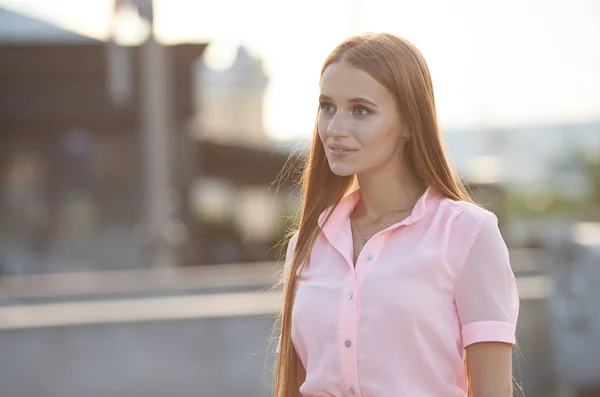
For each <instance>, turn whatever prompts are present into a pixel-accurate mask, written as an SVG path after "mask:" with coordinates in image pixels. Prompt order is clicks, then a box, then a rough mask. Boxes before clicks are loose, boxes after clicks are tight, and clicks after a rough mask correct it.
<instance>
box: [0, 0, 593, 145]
mask: <svg viewBox="0 0 600 397" xmlns="http://www.w3.org/2000/svg"><path fill="white" fill-rule="evenodd" d="M0 6H4V7H7V8H9V9H13V10H16V11H21V12H23V13H27V14H29V15H32V16H35V17H39V18H41V19H44V20H46V21H48V22H52V23H56V24H58V25H60V26H63V27H65V28H67V29H72V30H75V31H78V32H81V33H84V34H87V35H91V36H94V37H106V35H107V33H108V26H109V21H110V16H111V14H110V13H111V6H112V0H0ZM207 6H208V7H207ZM155 7H156V9H155V13H156V27H155V29H156V34H157V36H158V37H159V39H160V40H161V41H163V42H165V43H175V42H203V41H204V42H210V43H211V45H210V46H209V51H208V52H207V62H209V64H211V65H213V66H214V67H224V66H226V65H227V62H229V61H231V57H232V54H233V53H234V50H235V48H236V46H237V45H240V44H243V45H245V46H247V47H248V49H249V50H250V52H251V53H252V54H254V55H255V56H257V57H260V58H261V59H262V60H263V62H264V67H265V71H266V72H267V74H268V75H269V78H270V81H269V85H268V88H267V92H266V95H265V113H264V119H265V126H266V129H267V133H268V134H269V135H270V136H271V137H272V138H273V139H276V140H288V139H298V138H301V139H302V138H309V137H310V136H311V133H312V129H313V125H314V118H315V115H316V114H315V112H316V109H317V103H318V93H319V71H320V67H321V64H322V62H323V61H324V59H325V58H326V56H327V54H328V53H329V52H330V51H331V50H332V49H333V48H334V47H335V45H336V44H337V43H338V42H340V41H341V40H343V39H344V38H345V37H347V36H349V35H351V34H356V33H361V32H365V31H371V32H390V33H394V34H397V35H400V36H402V37H404V38H406V39H408V40H409V41H411V42H413V43H414V44H415V45H416V46H417V47H418V48H419V49H420V50H421V52H422V53H423V55H424V56H425V59H426V60H427V62H428V64H429V67H430V69H431V72H432V76H433V81H434V87H435V92H436V101H437V108H438V113H439V118H440V121H441V124H442V127H443V128H444V129H445V130H447V131H452V130H459V129H465V128H486V127H492V126H511V125H524V124H536V123H555V122H578V121H588V120H597V119H600V95H598V94H597V93H598V92H600V24H598V22H597V21H600V1H597V0H502V1H500V0H497V1H491V0H452V1H449V0H419V1H417V0H413V1H402V0H396V1H392V0H368V1H367V0H328V1H325V2H322V1H319V0H303V1H302V2H300V1H296V2H287V1H280V0H253V1H244V0H219V1H202V0H155Z"/></svg>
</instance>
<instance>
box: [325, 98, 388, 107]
mask: <svg viewBox="0 0 600 397" xmlns="http://www.w3.org/2000/svg"><path fill="white" fill-rule="evenodd" d="M319 101H328V102H333V100H332V99H331V98H329V97H328V96H327V95H321V96H319ZM348 102H350V103H362V104H364V105H370V106H373V107H378V106H377V105H376V104H374V103H373V102H371V101H369V100H368V99H365V98H360V97H356V98H352V99H350V100H349V101H348Z"/></svg>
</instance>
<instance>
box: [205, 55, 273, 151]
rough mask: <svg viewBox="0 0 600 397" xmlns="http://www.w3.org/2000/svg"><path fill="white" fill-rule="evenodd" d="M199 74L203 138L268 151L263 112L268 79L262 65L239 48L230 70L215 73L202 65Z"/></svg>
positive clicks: (258, 60)
mask: <svg viewBox="0 0 600 397" xmlns="http://www.w3.org/2000/svg"><path fill="white" fill-rule="evenodd" d="M199 72H200V78H199V79H198V84H197V85H196V92H197V97H198V98H199V104H198V106H199V109H201V112H200V117H199V122H200V125H201V129H200V134H201V136H202V137H203V138H207V139H210V140H212V141H215V142H222V143H228V144H242V145H245V146H254V147H262V148H264V147H266V146H267V145H268V144H269V139H268V137H267V134H266V132H265V128H264V125H263V113H264V112H263V108H264V96H265V89H266V88H267V83H268V78H267V76H266V74H265V72H264V70H263V65H262V61H261V60H260V59H256V58H253V57H252V56H251V55H250V53H249V52H248V50H247V49H246V48H245V47H239V48H238V50H237V55H236V57H235V60H234V62H233V64H232V65H231V66H230V67H229V68H228V69H226V70H212V69H210V68H209V67H207V66H206V64H205V63H204V62H202V63H201V64H200V65H199Z"/></svg>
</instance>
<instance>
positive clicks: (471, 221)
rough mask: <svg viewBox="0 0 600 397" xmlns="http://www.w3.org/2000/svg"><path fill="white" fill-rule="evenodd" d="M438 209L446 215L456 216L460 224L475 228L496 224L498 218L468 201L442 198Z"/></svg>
mask: <svg viewBox="0 0 600 397" xmlns="http://www.w3.org/2000/svg"><path fill="white" fill-rule="evenodd" d="M440 207H441V208H444V209H445V210H446V211H448V213H452V214H454V215H456V216H457V218H458V219H459V220H460V223H461V224H463V225H465V226H470V227H476V226H481V225H483V224H484V223H485V222H491V223H497V222H498V218H497V217H496V215H495V214H494V213H493V212H491V211H489V210H487V209H485V208H483V207H481V206H479V205H477V204H474V203H470V202H468V201H456V200H452V199H449V198H443V199H442V200H441V203H440Z"/></svg>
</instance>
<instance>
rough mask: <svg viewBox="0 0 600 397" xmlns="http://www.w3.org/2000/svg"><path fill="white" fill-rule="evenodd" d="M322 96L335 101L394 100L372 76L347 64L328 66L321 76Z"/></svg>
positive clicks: (340, 63)
mask: <svg viewBox="0 0 600 397" xmlns="http://www.w3.org/2000/svg"><path fill="white" fill-rule="evenodd" d="M321 94H323V95H326V96H329V97H330V98H333V99H345V98H354V97H368V98H369V99H379V100H393V98H392V95H391V94H390V92H389V91H388V90H387V89H386V88H385V87H384V86H383V85H381V84H380V83H379V82H378V81H377V80H375V79H374V78H373V77H371V75H369V74H368V73H367V72H365V71H364V70H362V69H358V68H356V67H354V66H352V65H350V64H348V63H346V62H339V63H333V64H331V65H329V66H327V68H326V69H325V71H324V72H323V76H321Z"/></svg>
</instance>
